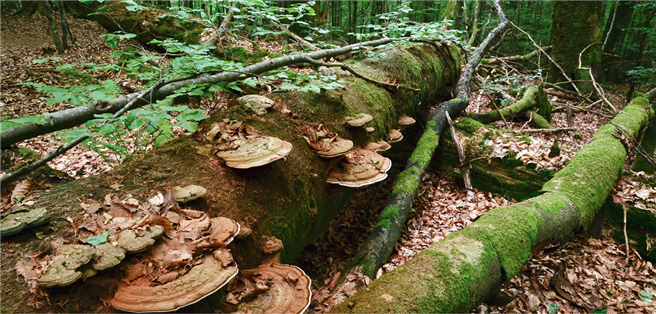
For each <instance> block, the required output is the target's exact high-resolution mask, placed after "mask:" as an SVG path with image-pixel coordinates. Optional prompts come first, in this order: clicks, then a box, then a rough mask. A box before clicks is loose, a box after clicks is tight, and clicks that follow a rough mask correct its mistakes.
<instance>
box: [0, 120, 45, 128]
mask: <svg viewBox="0 0 656 314" xmlns="http://www.w3.org/2000/svg"><path fill="white" fill-rule="evenodd" d="M45 123H46V120H45V119H44V116H27V117H22V118H16V119H11V120H7V121H2V123H0V130H1V131H4V130H7V129H9V128H11V127H13V126H17V125H23V124H45Z"/></svg>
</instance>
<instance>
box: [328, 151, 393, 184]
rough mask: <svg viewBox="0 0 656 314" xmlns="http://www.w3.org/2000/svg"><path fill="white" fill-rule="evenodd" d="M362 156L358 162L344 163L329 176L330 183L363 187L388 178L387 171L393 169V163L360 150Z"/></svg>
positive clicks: (377, 155)
mask: <svg viewBox="0 0 656 314" xmlns="http://www.w3.org/2000/svg"><path fill="white" fill-rule="evenodd" d="M358 153H359V154H361V156H360V158H359V160H358V161H348V158H347V160H346V161H342V162H341V163H340V164H339V165H338V166H337V167H336V168H335V169H333V171H332V172H331V173H330V174H329V175H328V180H327V181H328V183H333V184H339V185H341V186H347V187H354V188H357V187H361V186H365V185H369V184H373V183H376V182H380V181H383V180H385V179H386V178H387V171H388V170H389V169H390V168H391V167H392V161H391V160H390V159H389V158H385V157H383V156H381V155H379V154H377V153H375V152H372V151H367V150H363V149H361V150H358Z"/></svg>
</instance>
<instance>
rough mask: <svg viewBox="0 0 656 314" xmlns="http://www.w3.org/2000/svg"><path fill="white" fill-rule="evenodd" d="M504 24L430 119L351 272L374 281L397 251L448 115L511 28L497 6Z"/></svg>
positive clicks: (463, 103)
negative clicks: (494, 45) (452, 95)
mask: <svg viewBox="0 0 656 314" xmlns="http://www.w3.org/2000/svg"><path fill="white" fill-rule="evenodd" d="M494 7H495V8H496V10H497V14H498V15H499V19H500V21H501V23H500V24H499V25H498V26H497V27H496V28H495V29H493V30H492V31H491V32H490V33H489V34H488V35H487V37H486V38H485V40H484V41H483V42H482V43H481V44H480V46H478V47H477V48H476V50H475V51H474V52H473V53H472V54H471V58H470V59H469V61H468V62H467V65H465V68H464V69H463V71H462V74H461V76H460V79H459V80H458V84H457V85H456V98H454V99H451V100H448V101H445V102H443V103H441V104H440V105H439V106H438V107H437V108H436V109H435V110H433V112H432V113H431V115H430V118H429V120H428V123H427V124H426V130H425V131H424V133H423V134H422V136H421V138H420V139H419V142H418V143H417V147H416V148H415V150H414V151H413V152H412V155H411V156H410V158H409V159H408V163H407V165H406V167H405V169H404V170H403V171H402V172H401V173H400V174H399V175H398V177H397V179H396V182H395V184H394V188H393V190H392V195H391V196H390V198H389V201H388V202H387V206H386V207H385V209H383V212H382V213H381V215H380V217H379V219H378V223H377V224H376V225H375V226H374V229H373V230H372V232H371V234H370V235H369V238H368V239H367V241H366V242H365V244H364V246H363V247H362V248H361V249H360V251H359V252H358V253H357V254H356V257H355V258H354V259H353V261H352V263H351V265H350V267H349V269H347V270H346V271H345V272H344V274H348V273H350V272H362V273H364V274H365V275H367V276H369V277H370V278H373V277H374V276H375V274H376V271H377V270H378V268H380V267H381V266H382V265H383V264H384V263H385V261H387V259H388V258H389V256H390V255H391V254H392V252H393V251H394V247H395V244H396V241H397V240H398V238H399V235H400V234H401V230H402V229H403V226H404V225H405V220H406V218H407V215H408V212H409V211H410V206H411V205H412V201H413V200H414V198H415V197H416V195H417V192H418V189H419V182H421V179H422V177H423V176H424V173H425V172H426V167H427V166H428V163H429V162H430V160H431V158H432V157H433V154H434V153H435V149H436V148H437V146H438V144H439V136H440V134H441V133H442V130H444V127H445V125H446V124H447V123H446V112H449V113H450V114H453V115H457V114H459V113H460V112H461V111H463V110H464V109H465V108H466V107H467V105H468V104H469V94H470V86H469V84H470V81H471V77H472V74H473V72H474V70H475V69H476V66H477V65H478V64H479V63H480V61H481V59H482V58H483V55H484V54H485V52H486V51H487V50H488V49H489V48H490V46H491V45H492V41H493V40H494V39H495V38H497V37H498V36H499V35H500V33H501V32H502V31H503V30H504V29H505V28H506V26H507V25H508V20H507V19H506V16H505V15H504V13H503V10H502V9H501V6H500V5H499V1H498V0H496V1H495V2H494Z"/></svg>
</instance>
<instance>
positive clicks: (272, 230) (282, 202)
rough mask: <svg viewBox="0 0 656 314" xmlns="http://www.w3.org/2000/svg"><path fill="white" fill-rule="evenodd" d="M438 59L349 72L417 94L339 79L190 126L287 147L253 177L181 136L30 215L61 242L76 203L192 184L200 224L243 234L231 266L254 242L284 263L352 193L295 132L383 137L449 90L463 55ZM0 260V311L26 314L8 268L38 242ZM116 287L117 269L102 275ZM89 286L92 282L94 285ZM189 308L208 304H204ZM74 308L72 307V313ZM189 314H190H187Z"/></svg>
mask: <svg viewBox="0 0 656 314" xmlns="http://www.w3.org/2000/svg"><path fill="white" fill-rule="evenodd" d="M442 47H443V48H441V49H448V51H446V50H443V51H439V50H438V48H436V47H435V46H433V45H424V46H416V47H413V46H411V47H408V48H406V49H403V50H393V51H388V52H386V53H385V55H384V56H383V57H382V58H381V59H378V58H373V59H365V60H363V61H359V62H353V63H349V64H350V66H351V67H352V68H355V69H356V70H357V71H359V72H361V73H363V74H366V75H367V76H369V77H374V78H376V79H377V80H383V81H390V82H391V81H393V80H398V81H399V82H403V83H412V84H417V87H419V88H420V89H421V91H419V92H418V91H413V90H409V89H403V88H401V89H398V90H397V89H394V90H388V89H386V88H382V87H379V86H376V85H373V84H371V83H369V82H367V81H364V80H362V79H360V78H356V77H355V76H352V75H348V74H347V73H346V72H343V71H339V75H340V76H341V78H342V79H344V80H346V81H347V83H346V85H345V87H344V88H341V89H337V90H330V91H322V92H321V93H298V92H292V93H283V94H279V93H276V94H271V95H267V96H268V97H271V98H273V99H275V101H276V103H277V104H280V105H283V104H284V105H286V106H288V108H289V110H291V112H292V113H293V115H292V114H282V113H280V112H279V111H273V112H271V113H269V114H268V115H266V116H264V117H260V116H254V115H253V114H249V113H246V112H245V111H244V110H243V109H242V108H241V107H240V106H239V105H237V104H236V103H232V104H230V106H229V108H228V109H227V110H225V111H223V112H222V113H220V114H217V115H215V116H213V117H212V118H210V119H209V121H207V122H206V123H204V124H203V125H202V126H201V127H199V134H203V133H204V132H206V131H207V130H208V129H209V127H210V126H211V124H212V123H213V122H218V121H222V120H223V119H230V120H239V121H244V122H245V123H247V124H248V125H251V126H253V127H254V128H255V129H256V130H257V131H258V132H260V133H261V134H264V135H269V136H276V137H278V138H281V139H283V140H286V141H289V142H291V143H292V144H293V145H294V148H293V150H292V151H291V153H290V154H289V155H288V156H287V159H286V160H285V161H283V160H279V161H276V162H274V163H273V164H270V165H266V166H263V167H259V168H254V169H245V170H239V169H231V168H227V167H226V166H224V165H223V163H222V162H220V161H218V160H208V158H207V157H204V156H201V155H198V154H197V153H196V149H195V148H196V147H197V146H202V145H203V144H202V143H199V142H197V141H196V140H195V139H194V138H193V137H183V138H180V139H178V140H175V141H174V142H172V143H170V144H167V146H166V147H165V148H162V149H160V150H156V151H154V152H151V153H149V154H147V155H145V156H142V157H137V158H135V159H134V160H133V161H130V162H127V163H124V164H123V165H121V166H120V167H118V168H116V169H115V170H113V171H112V172H110V173H108V174H105V175H100V176H97V177H92V178H89V179H86V180H80V181H75V182H71V183H67V184H63V185H60V186H57V187H54V188H53V189H52V191H50V192H46V193H42V194H40V195H38V196H36V197H35V198H34V201H35V205H34V206H36V207H46V208H47V209H48V210H49V211H50V214H51V215H52V216H53V220H52V223H51V225H50V227H52V230H53V231H51V232H46V236H48V237H51V238H52V239H55V238H64V239H71V237H73V231H72V228H71V225H70V223H69V222H68V221H66V219H64V218H65V217H76V215H78V214H79V213H80V211H81V208H80V205H79V199H85V198H90V199H94V200H96V201H99V200H100V201H102V200H103V199H104V197H105V195H107V194H108V193H113V194H116V195H121V196H125V195H127V194H132V195H134V196H135V197H137V198H139V199H141V200H147V199H148V198H149V197H151V196H153V195H155V194H156V192H157V191H162V190H163V189H164V188H165V186H167V185H171V186H175V185H187V184H197V185H201V186H204V187H205V188H207V190H208V191H209V194H208V196H207V197H206V198H205V200H204V201H202V202H200V203H199V204H198V205H199V207H200V208H201V209H203V210H205V211H206V212H207V213H208V214H209V216H210V217H214V216H219V215H220V216H224V217H229V218H232V219H235V220H236V221H238V222H240V223H244V222H248V223H249V224H250V227H251V229H252V230H253V235H252V236H251V237H250V238H247V239H246V240H239V241H235V242H234V244H231V245H230V249H231V250H232V252H233V253H234V255H235V256H236V260H237V262H238V264H239V267H240V268H242V269H247V268H252V267H254V266H257V265H258V264H259V262H260V257H261V253H259V249H258V247H259V246H258V245H259V239H260V236H262V235H267V236H275V237H276V238H278V239H280V240H282V242H283V243H284V249H283V251H282V254H281V259H282V262H291V261H293V260H294V259H295V258H296V257H297V256H298V255H299V253H300V252H301V251H302V250H303V249H304V247H305V246H306V245H307V244H308V243H309V242H311V241H312V240H313V239H314V238H315V237H316V236H317V235H318V234H320V233H321V232H322V231H323V229H324V228H325V227H326V226H327V225H328V223H329V222H330V220H331V219H332V218H333V217H334V216H335V215H336V214H337V213H338V212H339V211H340V210H341V208H342V207H343V205H344V204H345V203H346V201H347V200H348V198H349V197H350V195H351V194H352V193H353V189H351V188H344V187H340V186H336V185H329V184H327V183H326V178H327V176H328V174H327V172H328V170H329V168H330V167H331V162H330V161H326V160H322V159H319V158H317V156H316V155H315V153H314V152H313V151H312V150H311V149H310V147H309V146H308V145H307V143H306V142H305V139H303V137H302V136H301V135H302V133H303V131H302V127H303V126H305V125H315V126H316V125H319V124H323V125H325V126H326V127H327V128H328V129H329V130H330V131H332V132H337V133H338V134H339V135H340V136H341V137H343V138H349V139H352V140H353V141H354V142H355V144H356V145H363V144H365V143H366V142H368V141H369V140H380V139H382V138H384V137H386V135H387V133H388V131H389V130H390V129H391V128H395V127H396V123H397V121H398V117H399V116H400V115H401V114H407V115H410V116H413V115H416V114H417V112H418V110H422V109H423V108H421V107H420V105H419V104H426V103H428V102H429V101H430V100H432V99H435V98H436V97H437V96H438V93H440V92H443V89H444V86H445V84H448V83H453V82H454V81H455V79H456V76H457V74H458V73H455V72H453V71H452V69H460V65H461V63H462V60H463V58H464V56H463V55H462V54H461V53H460V50H459V49H458V48H457V47H456V46H455V45H453V46H451V47H448V48H447V47H446V46H442ZM357 113H369V114H371V115H373V116H374V121H372V122H371V123H372V125H373V126H375V129H376V131H375V132H373V133H371V134H367V133H366V132H365V131H364V130H353V129H347V128H346V127H345V126H344V124H343V121H344V118H345V117H346V116H349V115H354V114H357ZM112 182H121V184H122V185H123V186H122V187H121V189H120V191H118V192H117V191H115V190H112V188H111V187H110V185H111V184H112ZM2 240H3V244H2V247H3V254H5V253H7V252H8V251H7V250H15V251H17V252H21V253H20V254H18V253H16V254H9V253H7V254H5V255H3V258H2V278H3V282H2V284H3V289H2V290H1V293H2V295H1V296H2V298H1V299H2V308H3V310H4V311H7V312H15V313H20V312H35V311H37V310H36V309H34V308H31V307H29V306H28V305H27V303H28V299H29V298H25V296H26V295H28V292H27V286H26V285H25V284H23V283H19V282H17V281H16V280H17V279H16V277H17V276H16V273H15V269H14V265H15V264H16V262H17V261H18V260H19V259H23V257H22V256H28V255H31V254H33V251H34V250H35V249H36V248H37V246H38V245H39V244H40V243H41V241H42V240H39V239H37V238H36V237H35V236H34V234H33V233H31V232H25V233H23V234H19V235H16V236H14V237H7V238H4V237H3V239H2ZM108 275H109V276H113V277H114V278H121V277H122V273H121V272H119V271H118V270H117V271H116V272H111V271H110V273H109V274H108ZM94 280H96V279H93V278H92V279H90V280H87V281H86V282H85V283H82V282H77V283H75V284H73V285H72V286H70V287H67V288H61V289H52V290H50V293H51V298H53V296H56V295H58V294H59V295H62V294H67V295H70V296H71V298H75V296H79V295H80V294H84V293H91V292H87V291H88V290H89V287H90V286H93V285H94ZM96 284H97V282H96ZM84 300H85V302H69V303H66V304H63V305H62V308H60V307H54V305H48V304H46V305H44V307H42V308H40V309H39V310H38V311H39V312H44V311H45V312H62V311H64V312H97V311H98V308H97V306H101V305H102V303H100V301H99V300H98V299H97V298H94V297H92V296H90V295H85V296H84ZM206 300H207V301H205V300H203V301H202V302H200V303H198V304H199V305H198V306H202V304H205V305H207V302H210V303H211V302H215V303H216V302H217V300H216V299H212V298H208V299H206ZM77 306H80V307H79V308H78V307H77ZM191 311H192V312H193V311H194V309H193V308H192V309H191Z"/></svg>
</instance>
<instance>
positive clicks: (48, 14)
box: [43, 1, 65, 54]
mask: <svg viewBox="0 0 656 314" xmlns="http://www.w3.org/2000/svg"><path fill="white" fill-rule="evenodd" d="M43 9H44V13H45V15H46V18H48V24H50V33H51V34H52V39H53V41H54V42H55V46H57V53H59V54H63V53H64V52H65V49H64V46H63V45H62V42H61V40H60V38H59V30H57V23H55V19H54V18H53V17H52V6H51V5H50V1H44V2H43ZM64 31H65V30H64Z"/></svg>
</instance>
